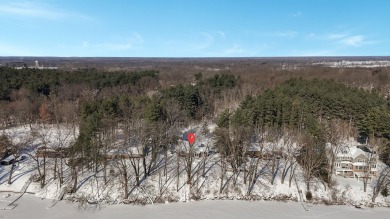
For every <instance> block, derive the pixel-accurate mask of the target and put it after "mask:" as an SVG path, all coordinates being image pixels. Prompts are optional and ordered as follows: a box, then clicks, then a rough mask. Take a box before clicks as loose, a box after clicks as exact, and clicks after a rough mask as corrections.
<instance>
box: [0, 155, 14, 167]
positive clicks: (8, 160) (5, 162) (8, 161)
mask: <svg viewBox="0 0 390 219" xmlns="http://www.w3.org/2000/svg"><path fill="white" fill-rule="evenodd" d="M14 162H15V156H14V155H11V156H8V157H7V158H5V159H3V160H1V162H0V164H1V165H2V166H6V165H10V164H12V163H14Z"/></svg>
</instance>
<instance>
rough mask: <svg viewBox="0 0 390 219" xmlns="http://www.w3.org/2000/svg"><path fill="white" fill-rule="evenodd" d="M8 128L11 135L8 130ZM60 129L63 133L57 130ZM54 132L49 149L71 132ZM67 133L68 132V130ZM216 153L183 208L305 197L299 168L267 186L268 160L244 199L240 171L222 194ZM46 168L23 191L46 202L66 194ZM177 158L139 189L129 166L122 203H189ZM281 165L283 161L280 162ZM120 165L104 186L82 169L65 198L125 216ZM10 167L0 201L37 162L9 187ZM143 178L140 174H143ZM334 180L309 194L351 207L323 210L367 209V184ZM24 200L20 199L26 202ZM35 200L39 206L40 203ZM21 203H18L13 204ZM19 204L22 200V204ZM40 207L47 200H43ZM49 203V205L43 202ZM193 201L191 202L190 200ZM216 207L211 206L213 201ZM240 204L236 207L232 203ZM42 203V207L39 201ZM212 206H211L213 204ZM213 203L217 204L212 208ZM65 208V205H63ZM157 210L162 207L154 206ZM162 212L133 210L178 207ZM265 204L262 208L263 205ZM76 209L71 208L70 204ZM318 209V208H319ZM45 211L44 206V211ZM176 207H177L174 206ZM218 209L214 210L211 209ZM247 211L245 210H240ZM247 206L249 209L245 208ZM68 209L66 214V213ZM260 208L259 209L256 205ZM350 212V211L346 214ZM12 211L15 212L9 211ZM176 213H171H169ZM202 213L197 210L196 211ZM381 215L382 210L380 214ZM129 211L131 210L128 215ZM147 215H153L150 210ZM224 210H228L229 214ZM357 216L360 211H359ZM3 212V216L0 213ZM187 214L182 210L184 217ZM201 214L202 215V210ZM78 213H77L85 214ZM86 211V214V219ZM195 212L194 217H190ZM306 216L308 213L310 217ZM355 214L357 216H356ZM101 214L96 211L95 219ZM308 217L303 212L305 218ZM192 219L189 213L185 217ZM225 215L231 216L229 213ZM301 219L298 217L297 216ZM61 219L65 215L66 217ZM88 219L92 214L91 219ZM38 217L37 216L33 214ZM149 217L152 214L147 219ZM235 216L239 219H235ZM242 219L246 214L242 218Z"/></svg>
mask: <svg viewBox="0 0 390 219" xmlns="http://www.w3.org/2000/svg"><path fill="white" fill-rule="evenodd" d="M212 128H213V126H211V127H209V130H210V129H212ZM26 129H28V127H20V128H14V129H12V130H13V132H14V133H15V134H16V135H17V136H22V135H23V133H27V130H26ZM191 129H196V127H192V128H191ZM12 130H10V131H12ZM61 130H62V129H61ZM61 130H56V128H55V127H51V128H48V130H46V129H42V130H40V133H43V134H44V133H46V134H47V141H48V142H51V144H53V146H54V145H55V144H56V141H58V139H60V138H59V137H58V136H66V134H56V133H62V132H63V133H69V130H68V129H64V130H63V131H61ZM67 130H68V131H67ZM18 131H19V132H20V135H18V134H17V133H18ZM195 132H196V133H197V135H198V136H199V137H198V139H197V143H196V144H197V145H201V144H203V145H210V144H211V143H210V141H211V140H212V139H211V135H208V134H202V133H201V132H200V131H199V130H195ZM42 139H44V138H41V140H39V139H37V140H36V141H35V142H34V143H33V144H32V145H33V146H34V147H37V146H39V145H42V142H40V141H42ZM72 140H74V136H71V137H69V139H67V140H66V141H65V142H67V143H69V142H71V141H72ZM350 144H354V142H350ZM162 158H163V157H162V156H161V157H160V158H159V161H161V160H162ZM218 160H219V155H218V154H214V155H212V156H209V157H207V160H206V168H205V170H206V175H205V177H203V176H201V175H202V174H201V173H202V171H203V168H202V164H203V162H202V158H196V159H195V161H194V163H193V182H192V183H193V184H192V185H193V186H192V191H191V196H192V197H193V198H195V199H201V200H204V201H201V202H199V203H198V202H194V204H191V205H186V204H184V205H183V206H189V210H188V211H190V212H192V211H194V212H195V211H196V208H197V207H191V206H199V207H202V206H203V205H204V203H211V202H208V201H206V200H213V201H215V203H235V205H237V206H240V205H242V204H245V205H246V204H251V203H252V202H248V201H242V203H241V202H221V201H220V199H235V200H237V199H252V200H294V201H298V200H300V195H299V193H298V191H299V190H303V193H305V188H306V186H305V182H304V180H303V177H302V170H301V169H300V168H299V167H298V168H297V170H296V180H293V182H292V185H291V187H290V186H289V183H288V179H286V181H285V182H284V183H283V184H282V183H281V177H280V171H281V170H280V171H279V172H278V174H277V176H276V178H275V181H274V184H273V185H271V183H270V178H271V174H270V166H269V162H270V161H266V160H264V161H261V162H260V164H259V167H258V171H259V172H258V179H257V180H256V183H255V184H254V185H253V187H252V188H251V192H250V195H249V196H248V195H247V191H248V182H247V183H246V184H244V182H243V181H244V180H243V178H244V177H243V175H244V174H243V173H242V172H240V173H239V174H238V175H237V176H236V184H234V183H233V181H234V180H233V179H234V178H235V177H234V176H233V173H232V171H231V170H228V171H227V173H226V175H225V177H224V186H223V188H224V189H223V192H222V193H220V192H219V189H220V176H221V168H220V163H219V162H218ZM47 162H48V165H47V180H46V185H45V186H44V187H43V188H40V185H39V182H32V183H31V184H30V185H29V187H28V189H27V192H29V193H33V194H35V196H37V197H40V198H44V199H57V198H58V197H59V194H61V192H62V191H64V189H63V187H60V186H59V182H58V179H57V180H54V179H53V163H54V162H53V159H49V158H48V159H47ZM176 162H177V160H176V154H170V153H169V155H168V165H167V166H168V168H167V169H168V171H167V172H168V173H167V175H166V176H164V175H163V172H164V171H163V169H164V168H163V167H164V165H163V162H158V163H159V165H157V167H156V169H155V171H154V172H153V174H152V175H151V176H150V177H148V178H147V179H142V180H141V181H142V182H141V186H140V187H139V188H137V187H136V186H135V177H134V173H133V172H132V171H133V170H132V167H131V166H130V165H129V167H128V171H129V175H130V177H129V198H128V200H125V202H129V203H136V202H141V203H146V204H151V203H156V202H183V201H186V200H188V199H189V198H188V197H189V193H190V192H189V189H188V185H187V184H186V180H187V176H186V173H185V170H184V164H183V161H181V165H180V176H179V180H177V172H176ZM280 162H281V163H282V160H281V161H280ZM117 164H118V163H115V161H112V162H110V163H109V168H108V170H112V171H110V176H109V181H108V183H107V184H104V182H103V175H104V174H103V171H102V169H100V170H99V171H98V172H97V173H94V172H91V171H89V170H85V169H84V170H83V171H80V173H79V175H78V185H77V192H76V193H75V194H69V195H65V199H68V200H79V201H80V200H87V201H89V202H94V203H95V202H97V203H106V204H118V206H110V207H106V208H104V209H103V210H102V211H101V212H102V213H103V212H105V211H107V214H110V212H112V211H111V210H105V209H116V208H118V209H119V210H118V211H120V212H126V211H127V210H126V209H131V208H133V207H129V206H122V205H121V203H123V197H124V193H123V191H124V189H123V187H122V185H123V184H122V183H123V179H122V177H121V175H120V171H119V170H118V165H117ZM9 169H10V166H0V198H1V197H2V196H1V195H2V194H13V193H12V192H20V191H21V190H22V188H23V186H24V185H25V184H26V182H28V180H29V178H30V176H31V175H33V174H36V173H37V169H36V163H35V161H34V160H33V159H32V158H30V157H28V158H27V159H25V160H23V161H22V162H19V163H18V164H17V167H16V169H15V172H14V174H13V177H12V184H11V185H8V183H7V179H8V173H9ZM64 171H65V177H66V179H65V182H64V185H67V184H68V185H70V184H71V177H70V171H69V168H67V167H65V170H64ZM141 174H143V173H142V171H141ZM335 179H336V180H337V185H336V186H335V187H334V188H333V189H329V188H325V187H324V185H323V184H322V183H321V182H318V181H315V180H314V181H313V182H312V183H311V192H312V193H313V197H314V199H315V201H316V202H323V201H325V202H328V203H337V204H346V205H349V207H345V208H343V207H340V209H345V210H339V209H338V208H339V207H332V208H324V209H335V211H346V212H349V211H350V210H351V209H352V210H351V211H352V213H351V214H354V213H353V212H355V211H356V210H355V209H354V208H351V205H359V206H360V205H370V204H371V196H372V187H373V185H371V184H370V185H369V186H368V189H367V192H363V182H361V181H357V180H356V179H351V178H343V177H340V176H335ZM12 197H13V196H10V197H8V198H4V197H3V201H0V209H1V208H2V207H5V206H6V205H7V203H9V201H12ZM4 199H5V201H4ZM24 199H25V197H23V198H22V200H24ZM26 200H27V203H30V204H31V205H35V204H37V205H39V203H40V202H39V199H32V198H31V197H30V196H27V197H26ZM303 200H304V201H305V197H303ZM38 202H39V203H38ZM17 203H19V201H17ZM22 203H23V202H22ZM22 203H21V204H20V205H18V206H17V207H16V208H15V209H16V212H18V211H19V210H18V209H21V208H22V207H21V206H23V204H22ZM43 203H44V205H49V206H50V204H45V203H46V202H43ZM47 203H49V201H48V202H47ZM191 203H192V202H191ZM212 203H214V202H212ZM236 203H239V204H236ZM253 203H274V204H272V205H271V207H270V208H272V206H273V205H276V204H275V203H278V204H283V203H281V202H253ZM41 204H42V203H41ZM58 204H60V206H63V205H64V204H65V203H64V201H62V202H59V203H58ZM213 205H214V204H213ZM216 205H217V204H216ZM229 205H230V204H227V205H226V206H225V208H229ZM283 205H284V206H285V207H286V208H287V211H288V209H289V208H290V207H289V206H295V207H293V209H295V208H298V206H300V208H301V210H302V209H303V208H302V206H301V205H300V203H298V202H297V203H292V202H289V204H288V205H287V204H283ZM376 205H378V206H390V197H383V196H381V195H379V196H378V198H377V200H376ZM64 206H67V205H64ZM158 206H160V205H158ZM163 206H165V207H164V208H162V207H160V208H161V210H159V209H158V207H153V206H147V207H143V208H140V207H134V209H135V210H134V211H139V212H140V213H142V210H137V209H138V208H140V209H144V210H145V209H149V208H150V209H153V208H157V210H156V213H155V214H156V215H157V214H158V213H157V212H159V211H162V209H165V208H167V206H168V209H169V206H171V208H172V209H175V206H181V205H180V204H178V203H176V204H172V205H163ZM208 206H209V204H207V206H206V207H208ZM262 206H263V205H262ZM73 207H74V206H73ZM73 207H71V206H67V207H63V208H64V209H65V210H64V211H66V212H68V211H69V214H73V213H74V212H73V213H72V211H73V210H74V209H73ZM252 207H253V209H252V210H248V211H250V212H252V211H255V212H257V210H256V208H255V206H252ZM317 207H318V206H315V207H312V208H313V209H315V208H317ZM323 207H324V206H322V207H319V208H321V209H322V208H323ZM43 208H44V209H45V208H46V207H43ZM177 208H179V207H177ZM215 208H216V209H217V207H215ZM243 208H244V209H245V207H243ZM248 208H249V207H248ZM273 208H275V209H274V210H275V211H278V210H277V207H275V206H274V207H273ZM66 209H68V210H66ZM260 209H261V207H260ZM346 209H348V210H346ZM12 211H14V210H12ZM172 211H174V210H172ZM200 211H201V210H200ZM220 211H222V212H224V210H223V209H222V208H221V209H220ZM378 211H379V212H380V210H378ZM129 212H132V211H129ZM151 212H153V211H152V210H151ZM163 212H166V216H164V217H168V216H169V215H170V213H168V212H170V210H169V211H163ZM210 212H211V213H210V217H211V216H213V215H214V213H213V208H210ZM227 212H228V210H227ZM357 212H359V211H357ZM364 212H368V210H365V211H364ZM0 213H1V212H0ZM40 213H42V214H45V211H43V212H39V214H40ZM184 213H185V212H184V211H183V214H184ZM200 213H202V212H200ZM241 213H242V214H244V215H246V214H245V212H241ZM83 214H84V213H82V214H81V215H83ZM89 214H90V213H88V215H89ZM194 214H195V213H194ZM309 214H310V213H309ZM357 214H359V213H357ZM1 215H2V214H0V218H1ZM100 215H102V214H100V213H99V216H100ZM304 215H306V214H303V216H304ZM182 216H183V217H186V214H184V215H182ZM187 216H191V215H187ZM227 216H229V214H227ZM247 216H248V218H252V217H254V216H255V214H254V213H253V214H248V215H247ZM297 216H300V215H297ZM64 217H65V216H64ZM91 217H92V216H91ZM200 217H207V215H202V214H201V215H200ZM37 218H39V217H38V216H37ZM151 218H155V217H153V214H152V216H151ZM235 218H237V217H235ZM244 218H245V216H244Z"/></svg>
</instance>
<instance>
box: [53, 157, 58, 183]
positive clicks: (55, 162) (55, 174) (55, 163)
mask: <svg viewBox="0 0 390 219" xmlns="http://www.w3.org/2000/svg"><path fill="white" fill-rule="evenodd" d="M53 174H54V177H53V178H54V180H56V179H57V157H56V158H54V172H53Z"/></svg>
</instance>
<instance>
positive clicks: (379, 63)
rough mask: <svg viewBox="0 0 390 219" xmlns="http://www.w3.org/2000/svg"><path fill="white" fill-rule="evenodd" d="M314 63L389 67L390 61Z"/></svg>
mask: <svg viewBox="0 0 390 219" xmlns="http://www.w3.org/2000/svg"><path fill="white" fill-rule="evenodd" d="M313 65H322V66H328V67H332V68H355V67H361V68H378V67H389V66H390V61H385V60H383V61H345V60H343V61H338V62H316V63H313Z"/></svg>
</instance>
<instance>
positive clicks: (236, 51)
mask: <svg viewBox="0 0 390 219" xmlns="http://www.w3.org/2000/svg"><path fill="white" fill-rule="evenodd" d="M245 52H246V50H245V49H243V48H241V47H240V46H239V45H237V44H236V45H234V46H233V47H232V48H229V49H227V50H225V51H224V52H223V53H222V54H223V55H225V56H234V55H242V54H244V53H245Z"/></svg>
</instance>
